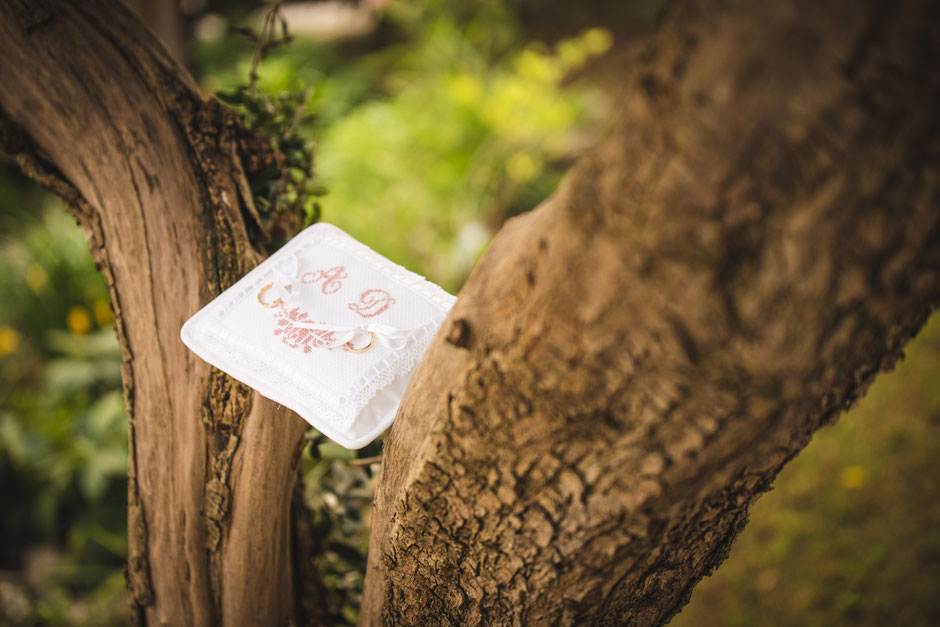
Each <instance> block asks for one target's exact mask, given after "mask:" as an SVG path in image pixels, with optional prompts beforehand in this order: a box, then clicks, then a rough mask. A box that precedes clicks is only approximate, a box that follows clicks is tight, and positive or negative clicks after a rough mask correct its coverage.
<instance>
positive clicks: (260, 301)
mask: <svg viewBox="0 0 940 627" xmlns="http://www.w3.org/2000/svg"><path fill="white" fill-rule="evenodd" d="M272 287H274V283H268V284H267V285H265V286H264V287H262V288H261V291H260V292H258V302H259V303H261V306H262V307H268V308H269V309H270V308H271V307H277V306H278V305H280V304H281V303H283V302H284V301H282V300H281V297H280V296H278V297H277V298H275V299H274V300H273V301H272V302H270V303H266V302H264V301H263V300H261V297H262V296H263V295H264V293H265V292H267V291H268V290H269V289H271V288H272ZM369 346H372V344H369ZM366 348H368V347H366Z"/></svg>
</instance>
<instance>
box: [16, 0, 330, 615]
mask: <svg viewBox="0 0 940 627" xmlns="http://www.w3.org/2000/svg"><path fill="white" fill-rule="evenodd" d="M0 85H2V89H0V142H2V147H3V148H4V149H5V150H6V151H7V152H9V153H11V154H13V155H15V157H16V159H17V162H18V163H19V165H20V166H21V167H22V169H23V170H24V171H25V172H26V173H27V174H29V175H31V176H33V177H34V178H36V179H38V180H39V181H41V182H42V183H44V184H45V185H46V186H48V187H50V188H51V189H53V190H54V191H55V192H57V193H58V194H59V195H60V196H62V197H63V198H64V199H65V200H66V202H67V203H68V204H69V205H70V207H71V210H72V211H73V213H74V214H75V216H76V218H77V219H78V221H79V223H80V224H81V225H82V226H83V227H84V229H85V231H86V233H87V235H88V239H89V241H90V243H91V248H92V253H93V255H94V257H95V260H96V262H97V264H98V267H99V268H100V270H101V272H102V273H103V274H104V276H105V278H106V280H107V283H108V287H109V289H110V292H111V298H112V306H113V308H114V313H115V320H116V326H117V331H118V336H119V339H120V341H121V346H122V349H123V352H124V364H123V369H124V370H123V381H124V397H125V401H126V404H127V410H128V413H129V415H130V418H131V421H130V468H129V487H128V508H129V520H128V522H129V536H130V537H129V545H130V556H129V563H128V570H127V578H128V588H129V591H130V595H131V602H132V606H133V614H134V617H135V619H136V620H137V621H139V622H141V623H146V624H154V625H207V624H225V625H238V624H266V625H275V624H286V623H287V622H288V621H289V620H291V618H292V617H295V598H294V595H293V586H292V577H291V551H290V538H291V533H290V504H291V495H292V486H293V482H294V479H295V476H296V461H297V457H298V456H297V453H298V452H299V448H298V446H299V444H300V441H301V437H302V434H303V432H304V430H305V428H306V423H304V422H303V420H301V419H300V418H298V417H297V416H296V415H294V414H293V413H291V412H289V411H287V410H285V409H283V408H276V407H275V405H274V403H272V402H270V401H267V400H265V399H262V398H260V397H259V396H257V395H256V394H254V393H252V392H251V390H249V389H248V388H246V387H245V386H242V385H240V384H238V383H237V382H235V381H233V380H232V379H231V378H229V377H227V376H225V375H223V374H221V373H219V372H217V371H212V370H210V368H209V366H208V365H207V364H205V363H204V362H203V361H201V360H200V359H198V358H197V357H196V356H195V355H193V354H192V353H191V352H190V351H188V350H187V349H186V348H185V347H184V346H183V344H182V343H181V341H180V339H179V330H180V327H181V326H182V324H183V322H184V321H185V320H186V319H187V318H188V317H189V316H190V315H192V314H193V313H194V312H195V311H197V310H198V309H199V308H200V307H201V306H202V305H204V304H205V303H206V302H208V301H209V300H210V299H211V298H212V297H214V296H215V295H217V294H218V293H219V292H220V291H221V290H223V289H224V288H226V287H227V286H228V285H230V284H231V283H233V282H234V281H235V280H237V279H238V278H239V277H240V276H241V275H242V274H244V272H246V271H247V270H248V269H250V268H251V267H252V266H253V265H255V264H256V263H257V262H258V261H259V260H260V259H261V258H262V257H263V253H262V252H261V251H260V250H258V249H256V248H253V247H252V243H251V240H250V238H249V234H248V233H249V226H248V225H249V224H253V222H252V219H246V216H253V218H256V217H257V214H256V213H253V212H252V203H251V198H250V197H249V198H246V197H245V196H243V195H241V194H240V191H239V190H242V189H247V185H246V184H244V183H245V181H244V171H245V170H251V169H252V168H256V167H262V166H264V165H265V163H266V162H268V161H270V160H271V159H273V158H274V157H273V156H272V155H271V154H268V153H266V143H265V142H263V141H257V139H256V138H252V137H251V136H249V135H248V134H246V133H245V132H244V131H243V130H242V129H241V128H240V126H239V124H238V122H237V120H236V119H235V118H234V116H233V114H232V113H231V112H230V111H228V110H226V109H225V108H223V107H220V106H219V105H218V104H217V103H215V102H212V101H208V102H207V101H204V100H203V99H202V97H201V96H200V95H199V93H198V91H197V89H196V87H195V85H194V84H193V83H192V81H191V79H189V78H188V76H187V74H186V73H185V71H184V70H182V69H181V68H180V67H179V66H178V65H177V64H176V63H175V62H174V61H173V60H172V59H171V58H170V56H169V55H168V54H167V53H166V52H165V51H164V50H163V48H162V47H161V46H160V45H159V43H158V42H157V41H156V39H155V38H154V37H153V36H152V34H151V33H149V32H148V31H147V30H146V29H145V28H144V27H143V26H142V25H141V24H140V22H138V21H137V20H136V19H135V18H134V17H133V15H132V14H131V13H130V12H129V11H128V10H127V9H126V8H125V7H124V6H123V5H122V4H120V3H119V2H117V1H113V0H112V1H108V2H104V1H102V2H94V3H87V2H79V1H75V2H54V3H52V2H34V3H25V2H4V3H0ZM254 233H255V234H257V233H258V231H257V229H255V230H254ZM304 592H305V594H308V595H315V594H316V593H315V591H311V590H309V589H306V590H304Z"/></svg>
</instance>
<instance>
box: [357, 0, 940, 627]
mask: <svg viewBox="0 0 940 627" xmlns="http://www.w3.org/2000/svg"><path fill="white" fill-rule="evenodd" d="M938 48H940V32H938V16H937V6H936V4H935V3H930V2H928V1H926V0H924V1H916V0H915V1H909V2H901V3H888V2H871V1H869V2H864V3H861V4H860V3H857V2H847V1H841V2H840V1H830V2H819V1H818V0H798V1H792V2H774V3H755V2H747V1H744V0H740V1H731V2H705V1H702V0H688V1H680V2H676V3H674V6H672V7H671V9H670V12H669V13H668V14H667V16H666V17H665V19H664V20H663V22H662V24H661V25H660V27H659V28H658V30H657V33H656V34H655V36H654V37H653V38H652V39H651V41H649V43H648V45H647V46H646V47H645V48H644V50H643V51H642V52H641V54H640V55H639V56H638V57H637V58H636V59H635V61H634V64H632V65H631V66H630V67H628V68H627V70H626V80H627V86H626V91H625V93H624V94H623V97H622V98H621V99H620V100H619V101H618V102H619V103H620V104H619V106H620V113H621V117H620V119H619V120H618V121H617V123H616V125H615V126H614V128H613V129H612V131H611V132H610V133H609V135H608V137H607V138H606V139H605V140H604V141H603V142H602V143H601V144H600V145H599V146H598V147H597V148H596V150H594V151H593V153H592V154H591V155H589V156H588V157H586V158H585V159H584V160H583V161H582V162H581V163H580V164H579V165H578V167H577V168H576V169H575V171H574V172H573V173H572V174H571V175H570V176H569V178H568V179H567V181H566V183H565V184H564V185H563V187H562V189H561V190H560V191H559V192H558V193H557V194H556V195H555V197H554V198H552V199H551V200H549V201H548V202H547V203H545V204H544V205H543V206H542V207H540V208H539V209H538V210H536V211H534V212H532V213H530V214H528V215H525V216H522V217H519V218H517V219H515V220H513V221H511V222H510V223H509V224H508V225H507V226H506V227H505V228H504V229H503V230H502V232H501V233H500V234H499V235H498V236H497V238H496V240H495V241H494V242H493V244H492V245H491V246H490V247H489V249H488V250H487V252H486V254H485V255H484V257H483V259H482V260H481V261H480V263H479V264H478V266H477V267H476V268H475V270H474V272H473V274H472V276H471V277H470V279H469V281H468V282H467V284H466V285H465V287H464V288H463V290H462V291H461V293H460V298H459V300H458V302H457V305H456V307H455V309H454V311H453V312H451V315H450V317H449V320H448V322H446V323H445V325H446V326H445V328H444V330H443V332H442V333H440V334H438V336H437V337H436V338H435V341H434V343H433V344H432V346H431V348H430V349H429V351H428V353H427V355H426V356H425V358H424V359H423V361H422V363H421V365H420V366H419V368H418V371H417V372H416V374H415V377H414V379H413V381H412V383H411V385H410V386H409V389H408V393H407V394H406V398H405V400H404V402H403V406H402V408H401V410H400V411H399V415H398V419H397V421H396V423H395V425H394V426H393V428H392V429H391V431H390V432H389V434H388V435H387V437H386V447H385V457H384V460H383V467H382V473H381V476H380V478H379V483H378V486H379V487H378V492H377V495H376V504H375V505H376V506H375V510H374V513H373V519H372V520H373V527H372V541H371V547H370V551H369V569H368V572H367V581H366V592H365V600H364V603H363V608H362V613H361V614H360V622H361V623H362V624H377V623H379V622H384V623H385V624H393V625H431V624H461V625H464V624H466V625H474V624H513V625H543V624H571V625H594V624H611V625H614V624H616V625H620V624H641V625H647V624H659V623H662V622H664V621H665V620H667V619H668V618H669V617H670V616H672V615H673V614H674V613H675V612H676V611H678V609H679V608H681V606H682V605H683V604H684V603H685V602H686V601H687V599H688V597H689V595H690V593H691V590H692V587H693V586H694V585H695V583H696V582H697V581H698V580H699V579H700V578H701V577H702V576H704V575H706V574H708V573H709V572H711V571H712V570H713V569H714V568H715V567H716V566H717V565H718V564H719V563H720V562H721V561H722V560H723V559H724V558H725V556H726V555H727V553H728V550H729V548H730V546H731V544H732V542H733V540H734V537H735V536H736V534H737V533H738V532H739V531H740V530H741V529H742V527H743V526H744V525H745V523H746V522H747V513H748V510H749V508H750V507H751V505H752V504H753V502H754V501H755V500H756V499H757V497H758V496H759V495H760V494H761V493H762V492H764V491H766V490H768V489H769V488H770V486H771V484H772V481H773V479H774V477H775V476H776V474H777V472H778V471H779V470H780V468H781V467H782V466H783V465H784V464H785V463H786V462H787V461H788V460H789V459H791V458H792V457H793V456H794V455H796V454H797V452H799V450H800V449H801V448H803V446H805V445H806V443H807V442H808V441H809V439H810V436H811V434H812V432H813V431H814V430H815V429H817V428H818V427H820V426H821V425H823V424H827V423H830V422H832V421H833V420H835V419H836V418H837V417H838V416H839V414H841V412H842V411H843V410H844V409H845V408H846V407H848V406H849V405H850V404H852V403H853V402H854V401H855V400H856V399H858V398H859V397H860V396H861V395H862V394H863V393H864V391H865V389H866V387H867V386H868V384H869V383H870V382H871V380H872V378H873V377H874V375H875V374H876V373H877V372H879V371H880V370H883V369H885V368H888V367H890V366H891V365H892V364H893V363H894V362H895V360H896V359H897V358H898V357H899V355H900V353H901V348H902V346H903V344H904V343H905V341H907V339H908V338H910V337H911V336H912V335H913V334H914V333H915V332H916V331H917V330H918V329H919V328H920V326H921V325H922V323H923V322H924V320H925V319H926V317H927V315H928V313H929V311H930V310H931V309H932V307H934V306H935V305H936V303H937V299H938V296H940V282H938V271H940V211H938V206H937V205H938V195H940V194H938V192H940V168H938V157H940V115H938V113H937V109H936V103H937V102H938V97H940V54H938Z"/></svg>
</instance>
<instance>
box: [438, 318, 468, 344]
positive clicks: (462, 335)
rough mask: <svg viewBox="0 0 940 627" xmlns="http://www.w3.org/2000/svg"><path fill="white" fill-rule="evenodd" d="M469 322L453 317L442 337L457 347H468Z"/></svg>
mask: <svg viewBox="0 0 940 627" xmlns="http://www.w3.org/2000/svg"><path fill="white" fill-rule="evenodd" d="M470 336H471V330H470V323H469V322H467V321H466V320H465V319H463V318H455V319H454V320H452V321H451V323H450V326H449V327H448V328H447V335H445V336H444V339H445V340H446V341H447V342H448V343H449V344H453V345H454V346H456V347H457V348H470Z"/></svg>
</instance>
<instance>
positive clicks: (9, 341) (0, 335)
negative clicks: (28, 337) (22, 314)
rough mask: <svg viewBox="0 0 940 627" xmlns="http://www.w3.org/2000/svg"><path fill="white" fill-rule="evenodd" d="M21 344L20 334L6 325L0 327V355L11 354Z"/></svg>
mask: <svg viewBox="0 0 940 627" xmlns="http://www.w3.org/2000/svg"><path fill="white" fill-rule="evenodd" d="M19 346H20V334H19V333H17V332H16V329H14V328H12V327H8V326H6V325H4V326H2V327H0V355H10V354H12V353H15V352H16V349H17V348H19Z"/></svg>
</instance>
